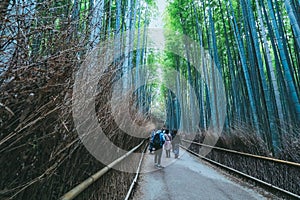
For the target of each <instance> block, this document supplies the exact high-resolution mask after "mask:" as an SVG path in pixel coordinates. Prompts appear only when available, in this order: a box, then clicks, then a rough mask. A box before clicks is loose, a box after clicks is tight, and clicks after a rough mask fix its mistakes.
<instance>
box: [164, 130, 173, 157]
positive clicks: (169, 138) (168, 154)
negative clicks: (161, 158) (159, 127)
mask: <svg viewBox="0 0 300 200" xmlns="http://www.w3.org/2000/svg"><path fill="white" fill-rule="evenodd" d="M164 136H165V140H166V141H165V143H164V149H165V151H166V157H167V158H171V149H172V143H171V141H172V136H171V134H170V132H169V130H168V129H167V130H165V134H164Z"/></svg>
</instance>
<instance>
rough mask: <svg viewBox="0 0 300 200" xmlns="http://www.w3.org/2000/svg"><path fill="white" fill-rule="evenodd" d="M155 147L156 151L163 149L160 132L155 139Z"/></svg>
mask: <svg viewBox="0 0 300 200" xmlns="http://www.w3.org/2000/svg"><path fill="white" fill-rule="evenodd" d="M153 147H154V148H155V149H160V148H161V147H162V145H161V141H160V132H156V133H155V135H154V137H153Z"/></svg>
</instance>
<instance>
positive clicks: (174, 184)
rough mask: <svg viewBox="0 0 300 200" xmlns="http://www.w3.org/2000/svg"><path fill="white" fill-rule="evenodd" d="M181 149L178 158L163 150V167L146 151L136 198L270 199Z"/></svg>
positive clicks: (161, 199)
mask: <svg viewBox="0 0 300 200" xmlns="http://www.w3.org/2000/svg"><path fill="white" fill-rule="evenodd" d="M180 151H181V154H180V157H179V159H175V158H174V154H172V153H171V158H166V157H165V152H163V157H162V166H165V167H164V168H163V169H156V168H155V166H154V155H152V154H149V153H147V155H146V157H145V159H144V163H143V166H142V168H143V170H142V171H143V172H144V173H142V174H141V175H140V178H139V184H138V187H137V191H136V192H135V194H134V197H133V199H134V200H140V199H142V200H152V199H153V200H177V199H178V200H188V199H191V200H198V199H204V200H207V199H212V200H214V199H215V200H223V199H224V200H225V199H226V200H227V199H234V200H235V199H237V200H252V199H268V198H266V197H264V196H262V195H260V194H258V192H257V191H256V190H253V189H250V188H247V187H246V186H242V185H240V184H238V183H237V182H235V181H232V180H230V179H229V178H228V177H227V176H226V175H224V173H221V172H219V171H218V170H216V169H213V168H212V167H210V166H209V165H208V164H207V163H204V162H203V161H201V160H199V159H198V158H196V157H194V156H192V155H190V154H188V153H186V152H185V151H183V150H182V149H181V150H180ZM145 172H148V173H145ZM243 185H245V184H243ZM272 198H273V197H272Z"/></svg>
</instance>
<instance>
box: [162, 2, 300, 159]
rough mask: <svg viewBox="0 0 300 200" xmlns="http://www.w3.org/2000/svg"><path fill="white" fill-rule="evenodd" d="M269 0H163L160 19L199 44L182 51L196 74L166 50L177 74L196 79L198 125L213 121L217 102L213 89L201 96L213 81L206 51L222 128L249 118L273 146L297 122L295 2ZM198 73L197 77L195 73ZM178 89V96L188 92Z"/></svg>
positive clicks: (297, 77) (259, 132)
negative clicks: (222, 93)
mask: <svg viewBox="0 0 300 200" xmlns="http://www.w3.org/2000/svg"><path fill="white" fill-rule="evenodd" d="M274 2H275V1H272V0H267V1H265V2H264V1H259V0H255V1H251V0H243V1H234V0H227V1H226V2H224V1H220V0H213V1H210V2H207V1H202V0H200V1H194V0H190V1H180V0H174V1H172V3H170V5H169V6H168V9H167V13H168V15H169V17H168V18H167V20H166V23H167V24H171V25H170V26H168V27H171V29H172V30H174V31H179V32H182V33H184V34H187V35H189V36H190V37H192V38H194V39H195V40H196V41H198V43H199V44H200V46H202V47H204V48H203V50H202V49H201V50H200V51H198V52H193V53H191V56H190V57H189V59H191V60H192V61H193V62H192V63H196V64H197V66H199V65H200V66H201V67H200V69H201V71H200V72H199V73H200V74H202V75H203V76H200V75H199V74H197V73H190V71H191V72H193V71H194V70H193V66H188V65H187V63H186V64H184V62H183V63H182V62H178V61H176V60H175V59H173V58H171V57H170V59H171V60H173V63H174V66H177V65H178V64H179V65H180V66H179V67H178V66H177V67H178V68H179V69H182V70H180V71H181V73H182V75H183V76H185V77H187V78H188V80H189V81H190V79H192V80H193V82H194V83H195V84H194V85H195V88H196V89H197V92H198V93H197V101H198V105H199V107H200V111H199V112H200V119H201V120H200V123H199V126H200V127H199V128H200V129H205V128H206V127H207V126H208V125H209V124H211V123H216V121H217V116H218V110H216V109H220V105H218V104H216V102H218V101H217V99H218V94H213V95H211V96H210V95H208V94H209V93H210V92H209V90H213V88H214V84H215V83H214V80H213V78H212V73H214V71H213V68H211V64H210V63H207V62H204V60H205V59H203V58H205V53H204V52H205V50H208V52H209V54H210V56H211V57H212V58H213V60H214V62H215V64H216V68H217V69H218V70H220V71H221V72H222V77H223V80H224V84H225V87H226V96H227V122H226V124H225V128H230V127H232V126H235V125H238V124H240V122H241V124H242V123H247V124H252V125H253V127H254V130H255V132H256V134H257V135H258V136H260V137H261V138H262V139H264V140H265V142H266V144H268V147H269V148H270V150H272V151H273V153H277V152H278V150H279V149H280V148H281V147H282V146H281V145H282V143H283V141H282V140H283V138H284V137H283V135H284V134H285V135H286V134H289V131H290V130H291V129H290V127H293V126H297V124H298V123H299V111H300V110H299V93H300V92H299V91H298V90H299V77H300V74H299V72H300V70H299V51H298V50H299V21H298V20H297V19H298V18H299V14H298V13H297V10H299V8H298V6H299V2H298V3H297V2H295V1H293V2H292V1H290V0H285V1H283V2H275V4H274ZM182 19H184V22H183V20H182ZM183 24H185V25H184V26H183ZM174 40H176V39H175V38H174ZM197 54H198V56H197ZM197 59H199V60H197ZM185 67H188V69H187V70H186V69H184V68H185ZM189 68H191V69H189ZM191 77H192V78H191ZM201 77H204V80H199V79H201ZM182 92H183V93H185V94H182V96H186V94H187V95H189V94H190V92H189V91H182ZM187 103H188V102H187ZM180 109H182V108H180ZM214 116H215V118H214Z"/></svg>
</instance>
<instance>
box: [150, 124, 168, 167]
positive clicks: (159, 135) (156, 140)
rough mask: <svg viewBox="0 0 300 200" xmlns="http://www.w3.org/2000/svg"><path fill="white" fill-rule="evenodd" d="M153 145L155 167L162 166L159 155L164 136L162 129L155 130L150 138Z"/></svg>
mask: <svg viewBox="0 0 300 200" xmlns="http://www.w3.org/2000/svg"><path fill="white" fill-rule="evenodd" d="M152 141H153V142H152V144H153V147H154V149H155V152H154V153H155V157H154V163H155V167H158V168H162V166H161V165H160V163H161V155H162V147H163V145H164V143H165V137H164V134H163V131H162V130H158V131H156V132H155V134H154V136H153V140H152Z"/></svg>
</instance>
